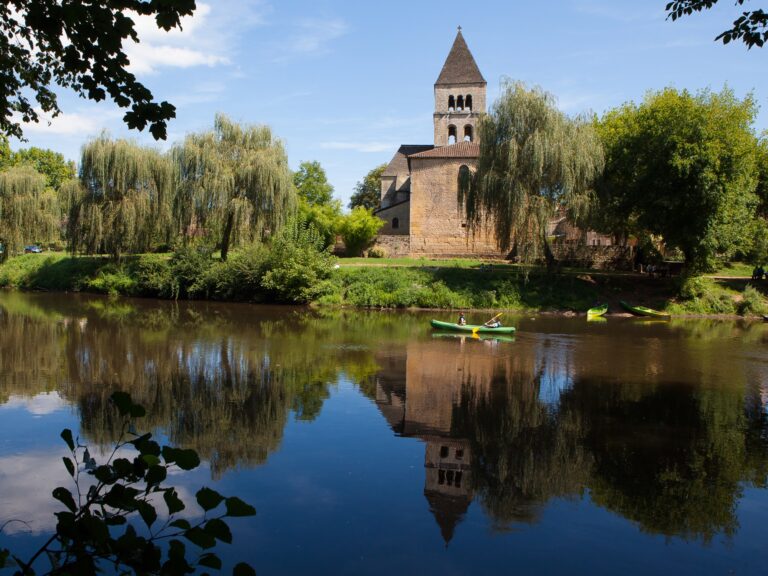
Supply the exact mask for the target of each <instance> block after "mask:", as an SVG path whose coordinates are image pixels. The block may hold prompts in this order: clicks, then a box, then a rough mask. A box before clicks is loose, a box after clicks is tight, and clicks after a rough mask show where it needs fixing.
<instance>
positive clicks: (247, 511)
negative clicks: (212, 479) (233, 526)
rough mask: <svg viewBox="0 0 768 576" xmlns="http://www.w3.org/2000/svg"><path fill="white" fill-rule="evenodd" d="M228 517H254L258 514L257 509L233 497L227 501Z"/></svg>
mask: <svg viewBox="0 0 768 576" xmlns="http://www.w3.org/2000/svg"><path fill="white" fill-rule="evenodd" d="M226 506H227V516H232V517H238V516H254V515H255V514H256V508H254V507H253V506H251V505H250V504H248V503H247V502H243V501H242V500H240V498H238V497H237V496H232V497H230V498H227V500H226Z"/></svg>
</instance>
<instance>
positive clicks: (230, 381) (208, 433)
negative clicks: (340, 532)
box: [0, 295, 410, 474]
mask: <svg viewBox="0 0 768 576" xmlns="http://www.w3.org/2000/svg"><path fill="white" fill-rule="evenodd" d="M20 296H21V298H20V303H19V302H17V303H16V304H14V305H12V306H9V307H7V306H6V304H7V303H8V298H7V297H6V295H3V297H2V299H0V327H1V328H2V330H0V354H1V356H0V358H1V359H2V363H1V364H0V370H2V373H3V378H0V398H7V397H8V396H9V395H10V394H20V395H25V396H33V395H35V394H38V393H40V392H43V391H46V390H56V391H58V392H59V393H60V394H61V395H62V396H63V397H65V398H68V399H71V400H72V401H73V402H74V403H76V404H77V405H78V406H79V407H80V409H81V416H82V431H83V434H84V435H86V436H87V438H88V440H89V441H91V442H96V443H99V444H102V445H104V444H108V443H110V442H111V441H113V440H114V439H115V437H116V434H117V433H118V424H117V421H116V417H115V414H114V413H113V412H112V411H111V410H110V409H109V407H108V402H107V399H108V398H109V396H110V394H111V393H112V391H113V390H115V389H120V390H125V391H128V392H130V393H131V394H132V395H133V397H134V399H135V400H136V401H137V402H140V403H142V404H144V405H145V406H146V407H147V409H148V415H147V417H146V418H145V419H144V420H145V421H144V422H142V424H141V427H142V429H158V430H161V431H162V432H163V433H165V434H167V435H168V436H169V439H170V440H171V441H172V442H174V443H175V444H178V445H182V446H188V447H193V448H195V449H196V450H198V452H199V453H200V454H201V456H202V457H204V458H207V459H209V460H210V461H211V465H212V468H213V471H214V474H220V473H221V472H223V471H224V470H226V469H228V468H230V467H234V466H238V465H248V464H256V463H259V462H263V461H264V459H265V458H266V457H267V456H268V454H269V453H270V451H272V450H274V449H275V448H276V447H277V446H278V444H279V442H280V440H281V438H282V434H283V428H284V426H285V423H286V421H287V419H288V417H289V416H288V415H289V412H293V413H294V415H295V417H297V418H299V419H307V420H309V419H313V418H315V417H316V416H317V415H318V414H319V412H320V410H321V409H322V405H323V402H324V400H325V399H326V398H327V397H328V394H329V390H328V387H329V384H332V383H334V382H335V381H336V380H337V379H338V375H339V373H340V372H341V371H343V372H344V373H345V374H347V375H348V376H349V377H350V378H352V379H353V380H354V381H357V382H359V381H363V380H365V379H366V378H367V377H368V376H369V375H370V374H372V373H375V371H376V369H377V367H378V365H377V364H376V362H375V360H374V359H373V350H374V349H375V348H376V345H375V344H374V343H373V342H377V340H376V339H378V338H380V337H381V332H380V331H378V330H377V329H376V326H377V324H378V325H380V326H381V328H382V329H383V331H384V332H387V333H390V334H391V336H390V337H392V338H397V337H400V336H401V335H402V334H405V333H407V331H408V330H409V329H410V327H409V326H405V327H404V326H403V322H402V321H401V322H395V319H393V318H391V317H382V316H379V318H380V320H379V322H378V323H377V322H376V320H375V317H374V315H360V316H356V317H355V318H356V321H350V320H351V319H350V318H348V315H347V314H343V313H342V314H334V315H330V316H327V315H326V316H324V317H323V316H319V315H317V314H314V313H304V312H295V313H294V312H290V311H286V310H284V309H282V310H279V311H275V310H272V311H270V310H269V309H266V311H265V309H255V308H251V307H243V306H240V307H236V306H235V307H228V306H220V307H217V306H216V305H213V306H208V305H199V306H198V305H185V304H175V303H161V304H153V303H144V302H134V303H129V302H127V301H114V302H113V301H110V300H107V299H86V300H85V302H84V304H85V305H83V303H79V304H78V305H77V306H72V303H71V300H68V301H67V302H66V303H64V302H63V299H62V305H63V306H64V307H65V309H66V312H65V313H64V314H63V315H62V314H54V315H53V316H51V317H50V318H49V317H48V316H47V311H48V310H50V309H53V310H57V309H59V307H58V306H57V305H52V304H50V302H55V300H54V299H52V298H51V299H50V301H48V300H46V299H45V298H40V299H37V297H35V296H31V297H30V296H27V295H20ZM25 299H26V300H25ZM33 301H35V302H38V303H42V308H40V310H37V312H36V313H35V314H34V315H31V314H27V308H28V307H29V306H28V304H29V302H33ZM25 302H26V304H25V305H23V306H22V305H21V304H24V303H25ZM47 302H48V309H46V307H45V304H46V303H47ZM17 304H18V305H17ZM8 308H10V310H9V309H8ZM401 320H402V318H401Z"/></svg>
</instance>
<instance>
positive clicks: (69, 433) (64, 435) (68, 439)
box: [61, 428, 75, 452]
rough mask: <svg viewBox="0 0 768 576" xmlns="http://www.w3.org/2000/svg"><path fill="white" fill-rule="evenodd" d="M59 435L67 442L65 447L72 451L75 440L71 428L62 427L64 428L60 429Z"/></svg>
mask: <svg viewBox="0 0 768 576" xmlns="http://www.w3.org/2000/svg"><path fill="white" fill-rule="evenodd" d="M61 437H62V438H63V439H64V442H66V443H67V447H68V448H69V449H70V451H72V452H74V450H75V441H74V439H73V438H72V430H70V429H69V428H64V430H62V431H61Z"/></svg>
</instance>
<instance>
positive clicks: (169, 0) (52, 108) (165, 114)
mask: <svg viewBox="0 0 768 576" xmlns="http://www.w3.org/2000/svg"><path fill="white" fill-rule="evenodd" d="M194 10H195V0H162V1H158V0H152V1H150V2H147V1H146V0H119V1H112V0H111V1H109V2H93V1H92V0H67V1H66V2H61V1H60V0H7V1H6V2H3V3H2V4H0V54H3V58H2V59H0V76H1V77H2V79H3V81H2V82H0V133H3V134H7V135H11V136H16V137H18V138H21V137H22V136H23V130H22V127H21V122H20V121H19V118H20V119H21V120H23V121H24V122H37V121H38V118H39V114H40V113H39V110H42V111H43V112H46V113H51V114H53V115H54V116H56V115H57V114H59V113H60V112H61V110H60V109H59V105H58V101H57V99H56V93H55V92H54V91H53V90H52V89H51V86H52V85H53V84H58V85H59V86H62V87H64V88H69V89H72V90H74V91H75V92H76V93H77V94H78V95H79V96H81V97H83V98H89V99H91V100H96V101H100V100H104V99H105V98H106V97H107V95H109V97H110V98H111V99H112V100H113V101H114V102H115V104H117V105H118V106H120V107H121V108H129V110H128V111H127V112H126V113H125V115H124V116H123V120H124V121H125V123H126V124H127V125H128V127H129V128H137V129H139V130H143V129H144V128H145V127H146V126H147V125H149V131H150V132H151V133H152V135H153V136H154V137H155V138H163V139H164V138H165V137H166V122H167V121H168V120H170V119H171V118H174V117H175V116H176V111H175V110H176V109H175V108H174V107H173V106H172V105H171V104H169V103H168V102H160V103H158V102H155V100H154V97H153V96H152V93H151V92H150V91H149V90H148V89H147V88H146V87H145V86H144V85H143V84H142V83H141V82H139V81H138V80H137V79H136V77H135V76H134V75H133V74H132V73H131V72H129V71H128V70H127V67H128V65H129V64H130V62H129V60H128V56H127V55H126V53H125V49H124V46H123V42H124V41H126V40H131V41H134V42H138V41H139V36H138V33H137V31H136V23H135V21H134V18H135V17H136V16H149V17H153V18H154V19H155V23H156V24H157V27H158V28H160V29H162V30H166V31H167V30H170V29H171V28H176V27H180V19H181V17H182V16H188V15H190V14H192V12H193V11H194ZM14 113H19V116H16V115H15V114H14Z"/></svg>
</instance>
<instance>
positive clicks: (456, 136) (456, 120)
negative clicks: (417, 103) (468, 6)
mask: <svg viewBox="0 0 768 576" xmlns="http://www.w3.org/2000/svg"><path fill="white" fill-rule="evenodd" d="M486 85H487V84H486V81H485V78H483V75H482V74H481V73H480V69H479V68H478V67H477V63H476V62H475V59H474V57H473V56H472V53H471V52H470V51H469V47H468V46H467V43H466V42H465V41H464V36H463V35H462V34H461V27H459V32H458V34H456V40H454V42H453V47H452V48H451V51H450V52H449V53H448V58H446V60H445V64H443V69H442V70H441V71H440V76H438V78H437V82H435V115H434V122H435V146H448V145H449V144H456V143H457V142H462V141H467V142H473V141H474V140H475V130H476V127H477V120H478V118H480V115H481V114H483V113H485V95H486Z"/></svg>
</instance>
